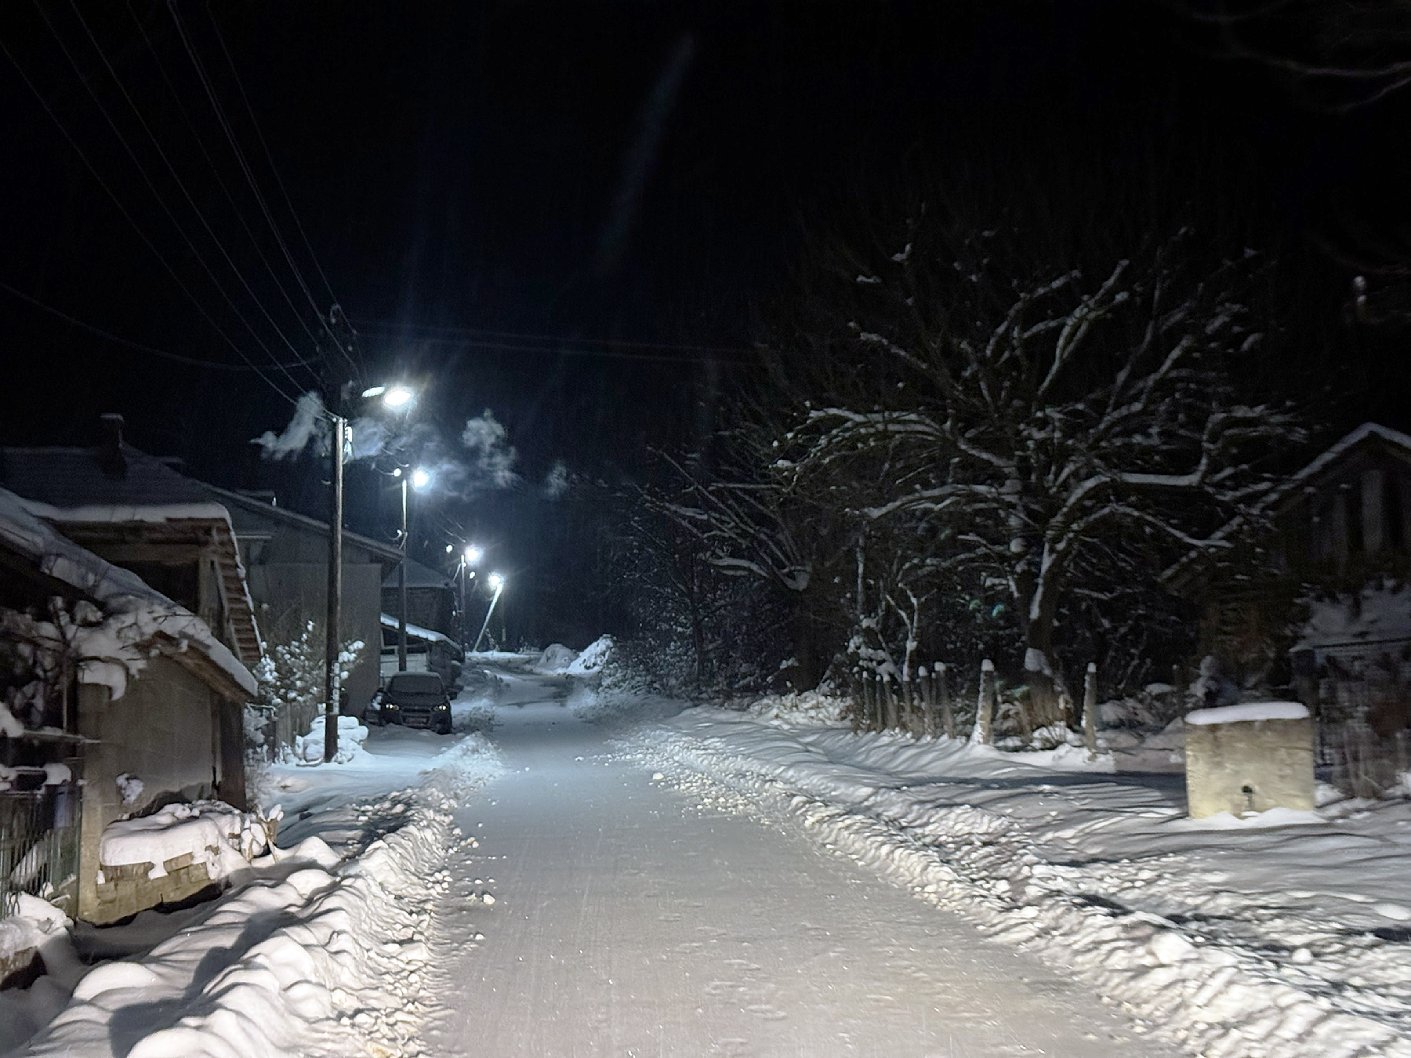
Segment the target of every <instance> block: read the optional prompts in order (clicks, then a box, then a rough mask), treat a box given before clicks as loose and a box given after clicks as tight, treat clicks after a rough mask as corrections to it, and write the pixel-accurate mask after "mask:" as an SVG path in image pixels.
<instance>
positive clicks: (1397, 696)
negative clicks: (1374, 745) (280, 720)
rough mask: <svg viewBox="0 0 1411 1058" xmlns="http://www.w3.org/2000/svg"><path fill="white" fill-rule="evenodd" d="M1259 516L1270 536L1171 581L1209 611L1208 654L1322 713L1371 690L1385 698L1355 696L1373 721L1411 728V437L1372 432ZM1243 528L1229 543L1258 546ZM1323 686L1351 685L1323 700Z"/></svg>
mask: <svg viewBox="0 0 1411 1058" xmlns="http://www.w3.org/2000/svg"><path fill="white" fill-rule="evenodd" d="M1261 513H1262V514H1263V515H1264V516H1265V517H1266V518H1267V527H1266V528H1263V529H1262V530H1260V531H1259V532H1257V533H1254V534H1252V539H1246V542H1244V543H1241V544H1240V545H1239V546H1236V547H1234V548H1232V549H1230V550H1229V551H1227V552H1224V553H1213V554H1212V553H1209V552H1207V553H1202V554H1198V555H1196V554H1193V555H1190V556H1187V558H1186V559H1184V560H1183V561H1182V562H1181V563H1178V564H1177V566H1175V567H1173V569H1171V570H1169V571H1168V572H1167V574H1166V577H1165V580H1166V583H1167V585H1168V586H1169V587H1170V588H1172V589H1173V590H1174V591H1176V592H1177V593H1178V594H1180V595H1182V596H1184V597H1186V598H1188V599H1191V600H1193V601H1194V602H1196V603H1197V604H1198V606H1199V607H1200V610H1201V613H1202V621H1201V647H1202V650H1203V652H1205V653H1209V654H1213V655H1214V656H1216V657H1217V658H1219V659H1220V660H1221V662H1222V664H1223V667H1224V669H1225V671H1226V672H1228V673H1230V674H1231V675H1233V676H1234V677H1236V678H1237V679H1238V680H1240V681H1242V682H1244V683H1246V684H1253V683H1255V682H1261V681H1262V682H1265V683H1274V684H1284V685H1286V686H1293V687H1301V688H1302V690H1301V691H1300V696H1301V697H1302V698H1304V699H1305V700H1306V704H1312V705H1316V704H1318V700H1319V699H1327V697H1328V695H1329V694H1332V695H1333V697H1335V698H1340V699H1346V698H1347V693H1346V690H1347V688H1346V685H1347V684H1348V682H1349V681H1354V682H1359V683H1366V681H1367V680H1369V679H1371V680H1373V681H1375V682H1377V683H1379V684H1381V685H1382V686H1381V687H1380V689H1378V690H1376V691H1375V692H1373V691H1370V690H1367V689H1366V688H1365V687H1364V688H1363V690H1361V691H1358V692H1357V693H1358V694H1363V695H1364V697H1365V698H1366V699H1367V702H1369V703H1371V704H1370V708H1371V712H1372V713H1373V714H1375V716H1374V719H1375V722H1376V723H1377V724H1378V725H1379V726H1381V727H1383V728H1388V729H1393V728H1394V729H1399V728H1402V727H1405V726H1406V724H1407V722H1408V720H1411V715H1408V712H1407V707H1408V703H1411V694H1408V690H1407V689H1408V687H1411V679H1408V675H1407V672H1406V669H1407V666H1408V664H1411V595H1408V594H1407V592H1406V590H1405V588H1406V585H1407V584H1408V583H1411V436H1408V435H1407V434H1404V433H1401V432H1400V431H1397V430H1393V429H1390V428H1388V427H1385V426H1381V425H1379V424H1377V423H1364V424H1363V425H1361V426H1359V427H1358V428H1357V429H1355V430H1353V431H1352V432H1351V433H1349V434H1347V435H1346V436H1345V437H1343V438H1342V439H1341V440H1339V441H1338V442H1337V443H1335V444H1333V445H1332V446H1331V447H1329V448H1328V449H1327V450H1326V451H1324V452H1323V453H1321V454H1320V455H1319V456H1318V457H1317V458H1316V459H1314V460H1312V461H1311V462H1310V463H1308V464H1307V465H1306V466H1304V467H1303V468H1302V469H1300V470H1298V471H1297V472H1295V473H1293V474H1291V475H1290V476H1289V477H1288V478H1287V479H1286V480H1285V481H1284V482H1283V483H1282V484H1280V485H1279V486H1278V487H1277V488H1276V489H1275V490H1274V491H1273V492H1272V493H1271V494H1270V495H1269V496H1268V497H1267V499H1266V500H1265V501H1264V503H1263V505H1262V508H1261ZM1244 528H1245V527H1244V526H1242V525H1239V524H1231V525H1230V526H1227V527H1226V529H1225V531H1224V532H1225V535H1226V536H1227V537H1228V538H1230V539H1236V538H1239V537H1241V536H1245V537H1247V538H1248V537H1249V536H1250V535H1251V534H1247V533H1243V532H1242V530H1243V529H1244ZM1325 679H1328V680H1331V681H1332V682H1333V683H1334V684H1341V685H1343V686H1341V687H1337V688H1334V689H1332V690H1331V691H1330V690H1329V688H1328V687H1326V686H1323V687H1322V688H1321V689H1320V683H1321V681H1323V680H1325ZM1373 698H1375V699H1376V701H1375V702H1372V699H1373ZM1324 704H1325V705H1326V704H1328V703H1327V702H1326V701H1324ZM1364 704H1367V703H1364Z"/></svg>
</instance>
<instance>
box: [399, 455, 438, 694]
mask: <svg viewBox="0 0 1411 1058" xmlns="http://www.w3.org/2000/svg"><path fill="white" fill-rule="evenodd" d="M396 474H397V476H398V477H399V478H401V479H402V537H401V543H402V560H401V561H400V562H398V563H397V671H398V672H406V671H407V534H408V524H407V485H408V484H409V483H410V485H411V487H412V488H414V489H416V490H417V492H420V491H421V490H422V489H424V488H426V486H428V485H430V484H431V472H430V471H429V470H426V469H425V468H423V467H416V468H415V469H414V470H412V472H411V473H410V474H406V473H403V472H402V468H401V467H398V468H397V471H396Z"/></svg>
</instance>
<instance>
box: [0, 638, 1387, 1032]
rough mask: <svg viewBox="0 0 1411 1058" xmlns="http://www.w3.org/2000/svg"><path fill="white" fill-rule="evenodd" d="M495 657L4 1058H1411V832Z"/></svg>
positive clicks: (352, 756) (92, 943) (316, 788)
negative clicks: (436, 728) (1219, 807)
mask: <svg viewBox="0 0 1411 1058" xmlns="http://www.w3.org/2000/svg"><path fill="white" fill-rule="evenodd" d="M475 661H476V662H477V663H478V665H481V666H486V667H488V668H489V669H490V670H491V672H490V675H489V677H488V678H486V679H478V680H477V681H476V683H475V687H474V689H473V690H471V691H469V692H467V693H466V694H463V695H462V697H461V699H460V700H459V701H457V702H456V703H455V706H454V710H453V715H454V718H455V724H456V728H457V732H456V734H455V735H452V736H449V737H442V736H437V735H434V734H432V733H430V732H424V731H409V730H406V729H402V728H374V729H373V730H372V731H371V732H370V733H369V734H368V736H367V738H366V740H365V741H359V740H360V739H361V734H355V733H350V749H349V752H348V753H347V754H346V756H347V761H346V763H343V764H339V765H336V766H332V767H330V766H323V765H319V766H300V765H292V764H291V765H282V766H280V767H277V768H274V769H272V770H271V771H270V773H269V774H268V775H267V776H265V777H264V781H263V790H264V798H265V802H266V804H265V806H266V808H268V807H270V806H271V805H272V804H273V803H275V802H278V803H280V804H281V806H282V808H283V811H284V819H283V827H282V830H281V833H280V836H279V844H280V845H281V846H283V847H284V849H285V850H286V851H284V852H282V853H279V854H277V855H275V856H272V857H270V858H268V859H266V860H263V861H261V862H260V863H259V865H258V867H257V869H256V870H254V871H252V872H249V873H248V874H247V875H244V876H237V878H236V881H235V885H234V887H233V888H232V889H231V891H230V892H229V893H228V894H227V895H226V896H225V897H224V898H223V899H221V900H219V901H217V902H214V903H211V904H206V905H202V906H199V907H195V908H190V909H186V910H183V911H174V912H170V913H164V914H155V913H147V914H144V915H141V916H138V918H137V919H135V920H134V921H133V922H132V923H130V924H128V925H125V926H119V927H113V928H109V929H103V930H92V929H80V930H79V933H78V936H77V947H78V951H79V952H81V953H82V954H83V956H84V958H85V959H87V960H90V961H92V960H100V961H99V964H98V965H97V967H96V968H92V969H90V968H89V967H87V966H85V965H84V964H83V963H82V962H80V961H79V960H78V959H77V958H75V957H74V952H73V951H72V949H70V948H68V947H67V945H62V944H61V945H58V946H57V947H56V949H55V951H54V953H53V954H54V958H53V962H52V966H51V968H52V969H53V970H54V971H55V972H54V973H52V974H50V975H49V976H48V977H46V978H42V979H41V981H40V982H39V983H38V984H36V985H35V986H34V987H33V988H31V989H29V990H27V991H24V992H8V993H4V994H3V995H0V1053H5V1052H6V1051H7V1049H8V1048H9V1046H11V1045H14V1044H21V1045H22V1050H21V1051H20V1052H18V1053H22V1054H26V1055H44V1056H49V1055H61V1054H63V1055H74V1056H85V1058H86V1056H109V1055H112V1056H117V1055H128V1056H131V1058H177V1056H183V1058H184V1056H194V1058H205V1056H211V1058H217V1056H218V1058H235V1056H240V1058H245V1056H264V1055H269V1056H274V1055H281V1056H282V1055H292V1054H299V1055H311V1056H323V1055H335V1054H337V1055H344V1054H348V1055H352V1054H371V1055H375V1056H380V1058H391V1056H399V1058H420V1056H431V1055H437V1056H440V1055H447V1056H454V1055H466V1056H471V1055H474V1056H506V1055H534V1056H536V1058H548V1056H555V1055H574V1056H579V1055H605V1056H607V1055H613V1056H616V1055H630V1054H639V1055H647V1054H652V1055H679V1056H692V1058H694V1056H700V1055H736V1056H745V1055H785V1054H796V1055H802V1056H810V1058H812V1056H822V1055H827V1056H833V1055H847V1054H856V1055H877V1054H886V1055H888V1056H898V1058H906V1056H917V1058H920V1056H923V1055H953V1056H960V1055H965V1056H968V1058H969V1056H979V1058H984V1056H1000V1055H1003V1056H1020V1055H1040V1054H1042V1055H1048V1056H1053V1058H1062V1056H1068V1058H1078V1056H1081V1058H1104V1056H1109V1055H1111V1056H1118V1055H1121V1056H1122V1058H1132V1056H1134V1055H1138V1056H1142V1058H1174V1056H1175V1055H1177V1054H1180V1053H1185V1054H1189V1055H1202V1056H1208V1058H1236V1056H1239V1058H1275V1056H1278V1058H1285V1056H1287V1058H1302V1056H1309V1058H1311V1056H1314V1055H1317V1056H1320V1058H1322V1056H1331V1058H1353V1056H1372V1055H1385V1056H1389V1058H1407V1056H1411V1043H1408V1039H1407V1037H1408V1027H1411V958H1408V954H1411V878H1408V876H1407V873H1406V871H1405V864H1406V863H1407V853H1408V851H1411V850H1408V845H1411V806H1408V804H1407V803H1406V802H1405V801H1388V802H1382V803H1368V802H1348V801H1341V802H1333V803H1327V804H1325V805H1324V806H1323V807H1322V808H1320V809H1319V811H1318V813H1317V814H1306V815H1304V816H1301V817H1299V818H1298V819H1297V820H1289V819H1288V818H1287V817H1278V816H1276V817H1273V818H1271V817H1270V815H1268V814H1266V816H1265V817H1262V818H1260V819H1256V820H1252V821H1251V820H1240V821H1236V820H1230V819H1226V820H1216V821H1214V822H1212V821H1204V822H1203V823H1201V824H1195V823H1192V822H1190V821H1188V820H1185V819H1184V818H1183V816H1184V793H1183V789H1182V786H1181V779H1180V777H1179V776H1178V775H1140V776H1133V775H1123V774H1107V773H1104V772H1102V771H1096V770H1093V769H1092V768H1091V767H1090V766H1089V765H1088V764H1087V763H1086V760H1085V758H1083V759H1080V757H1082V755H1076V756H1075V755H1073V754H1067V753H1065V752H1063V751H1062V750H1060V751H1053V752H1050V753H1049V754H1047V755H1029V756H1027V757H1024V758H1022V759H1021V758H1018V757H1016V756H1015V755H1012V754H1000V753H998V752H996V751H994V750H990V749H987V748H984V747H975V746H970V745H968V744H950V743H946V742H927V741H923V742H916V741H913V740H911V739H909V738H905V737H902V736H899V735H895V734H882V735H874V734H863V735H854V734H852V733H851V732H850V731H849V730H848V729H847V728H846V727H843V726H840V725H837V724H835V723H833V722H831V721H830V720H829V719H828V716H829V709H828V708H827V703H826V702H822V701H821V700H820V701H814V702H812V703H811V705H812V707H811V708H798V706H799V704H800V703H798V702H789V703H780V702H774V703H772V704H771V705H770V706H769V707H766V708H762V709H757V710H754V711H751V712H738V711H727V710H723V709H687V710H683V709H682V707H681V703H677V702H672V701H669V700H666V699H661V698H652V697H646V696H642V695H633V694H627V693H609V692H599V691H597V690H595V689H594V687H593V684H595V683H596V682H597V675H594V676H593V677H592V678H591V679H589V680H586V681H585V680H577V679H574V678H572V677H570V676H567V675H565V674H564V673H566V672H567V670H568V669H569V667H570V666H571V664H572V662H570V661H569V660H567V659H566V658H565V657H563V656H556V657H553V658H550V659H544V658H542V657H523V656H517V655H495V656H487V655H482V656H479V657H477V658H476V659H475ZM580 667H581V666H580ZM803 705H805V706H809V705H810V702H804V703H803ZM1290 823H1296V824H1297V825H1287V824H1290ZM47 955H48V952H46V956H47ZM75 984H76V986H77V987H76V988H75V987H74V986H75ZM69 990H72V996H71V997H69V995H68V991H69ZM55 1009H60V1013H59V1014H58V1016H57V1018H55V1019H54V1020H53V1021H52V1022H51V1023H48V1024H47V1025H46V1024H44V1023H45V1022H46V1021H47V1020H48V1018H49V1017H50V1016H51V1015H52V1013H53V1011H54V1010H55ZM36 1029H37V1030H38V1031H37V1033H36ZM31 1035H32V1036H33V1039H31V1040H29V1042H28V1044H24V1041H25V1039H26V1038H27V1037H29V1036H31Z"/></svg>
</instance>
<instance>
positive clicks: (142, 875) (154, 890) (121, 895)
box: [83, 852, 218, 926]
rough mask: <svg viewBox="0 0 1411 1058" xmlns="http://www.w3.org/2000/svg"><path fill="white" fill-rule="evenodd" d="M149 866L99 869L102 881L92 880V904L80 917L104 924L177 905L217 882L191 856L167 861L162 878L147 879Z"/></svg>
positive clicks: (133, 865)
mask: <svg viewBox="0 0 1411 1058" xmlns="http://www.w3.org/2000/svg"><path fill="white" fill-rule="evenodd" d="M152 866H153V865H152V864H150V863H133V864H125V865H123V866H121V867H101V868H100V870H101V872H102V879H103V880H102V881H101V882H97V881H96V879H95V884H94V887H93V888H94V892H93V897H94V899H93V902H92V905H91V906H90V907H89V908H88V912H87V914H85V915H84V916H83V917H84V918H85V919H86V920H87V921H89V922H93V923H96V924H97V925H100V926H102V925H106V924H107V923H110V922H117V921H119V920H121V919H124V918H129V917H130V916H132V915H135V914H137V913H138V912H139V911H146V910H147V909H148V908H152V907H157V906H158V905H159V904H176V903H180V902H181V901H183V900H189V899H190V898H192V897H194V896H197V895H198V894H201V893H203V892H205V891H206V890H210V891H211V892H212V894H214V892H215V891H216V889H217V886H218V883H216V882H213V881H211V876H210V875H209V874H207V873H206V866H205V864H203V863H192V862H191V853H189V852H186V853H182V854H181V855H180V856H176V857H173V858H172V859H170V860H167V861H166V863H165V864H164V865H163V869H164V870H165V871H166V876H165V877H159V878H149V877H148V875H149V874H150V873H151V871H152Z"/></svg>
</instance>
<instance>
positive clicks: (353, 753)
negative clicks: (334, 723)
mask: <svg viewBox="0 0 1411 1058" xmlns="http://www.w3.org/2000/svg"><path fill="white" fill-rule="evenodd" d="M324 730H325V728H324V720H323V715H322V714H319V715H318V716H316V717H314V719H313V722H312V723H311V724H310V725H309V730H308V733H307V734H304V735H299V736H297V737H296V738H295V739H294V749H293V753H292V754H291V757H292V761H293V763H296V764H318V763H320V762H321V761H322V760H323V749H324V742H323V740H324ZM367 734H368V732H367V728H366V727H364V726H363V725H362V724H360V723H359V722H358V718H357V717H355V716H340V717H338V751H337V753H336V754H335V755H334V757H333V763H334V764H347V763H349V762H350V761H353V760H356V759H358V758H359V757H361V756H363V755H364V753H365V751H364V749H363V743H365V742H366V741H367Z"/></svg>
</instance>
